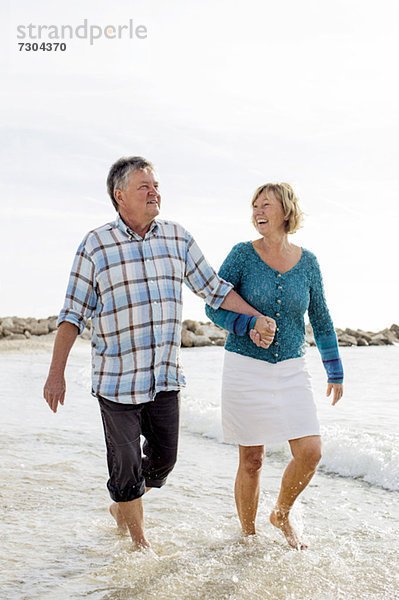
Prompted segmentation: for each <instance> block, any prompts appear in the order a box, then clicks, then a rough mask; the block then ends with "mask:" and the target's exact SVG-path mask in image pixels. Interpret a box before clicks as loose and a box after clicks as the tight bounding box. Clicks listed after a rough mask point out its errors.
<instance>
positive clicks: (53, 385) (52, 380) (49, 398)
mask: <svg viewBox="0 0 399 600" xmlns="http://www.w3.org/2000/svg"><path fill="white" fill-rule="evenodd" d="M65 391H66V385H65V378H64V374H63V373H62V374H59V373H52V372H51V371H50V373H49V375H48V377H47V381H46V383H45V384H44V389H43V396H44V397H45V399H46V402H47V404H48V405H49V407H50V408H51V410H52V411H53V412H55V413H56V412H57V408H58V404H62V405H64V398H65Z"/></svg>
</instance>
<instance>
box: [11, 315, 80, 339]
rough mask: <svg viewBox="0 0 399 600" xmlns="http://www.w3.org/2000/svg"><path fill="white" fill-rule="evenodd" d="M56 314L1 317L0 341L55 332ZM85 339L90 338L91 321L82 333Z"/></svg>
mask: <svg viewBox="0 0 399 600" xmlns="http://www.w3.org/2000/svg"><path fill="white" fill-rule="evenodd" d="M57 319H58V317H57V316H56V315H53V316H51V317H47V318H45V319H35V318H34V317H27V318H21V317H3V318H0V342H1V341H2V340H4V341H5V340H7V341H9V340H26V339H29V338H31V337H32V336H42V335H48V334H49V333H53V332H54V331H56V329H57ZM82 337H83V338H84V339H90V337H91V335H90V322H89V323H88V324H87V327H86V329H85V331H84V332H83V333H82Z"/></svg>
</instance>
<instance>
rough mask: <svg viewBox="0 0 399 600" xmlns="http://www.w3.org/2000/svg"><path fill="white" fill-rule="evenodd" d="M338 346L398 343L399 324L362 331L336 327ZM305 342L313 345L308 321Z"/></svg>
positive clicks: (313, 341) (311, 331)
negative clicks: (377, 329) (379, 329)
mask: <svg viewBox="0 0 399 600" xmlns="http://www.w3.org/2000/svg"><path fill="white" fill-rule="evenodd" d="M335 332H336V334H337V338H338V345H339V346H391V345H393V344H399V325H396V324H393V325H391V327H389V329H388V328H386V329H382V330H381V331H377V332H373V331H364V330H363V329H349V328H346V329H338V328H337V329H336V330H335ZM306 342H307V343H308V344H309V346H315V345H316V343H315V340H314V336H313V330H312V326H311V325H310V323H308V324H307V325H306Z"/></svg>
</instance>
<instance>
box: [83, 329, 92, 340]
mask: <svg viewBox="0 0 399 600" xmlns="http://www.w3.org/2000/svg"><path fill="white" fill-rule="evenodd" d="M80 337H81V338H82V340H91V331H88V330H87V329H84V331H83V333H81V334H80Z"/></svg>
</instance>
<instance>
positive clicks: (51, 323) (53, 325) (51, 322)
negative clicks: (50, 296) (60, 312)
mask: <svg viewBox="0 0 399 600" xmlns="http://www.w3.org/2000/svg"><path fill="white" fill-rule="evenodd" d="M47 321H48V330H49V332H50V333H51V332H52V331H56V329H57V321H58V317H55V316H52V317H49V318H48V319H47Z"/></svg>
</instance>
